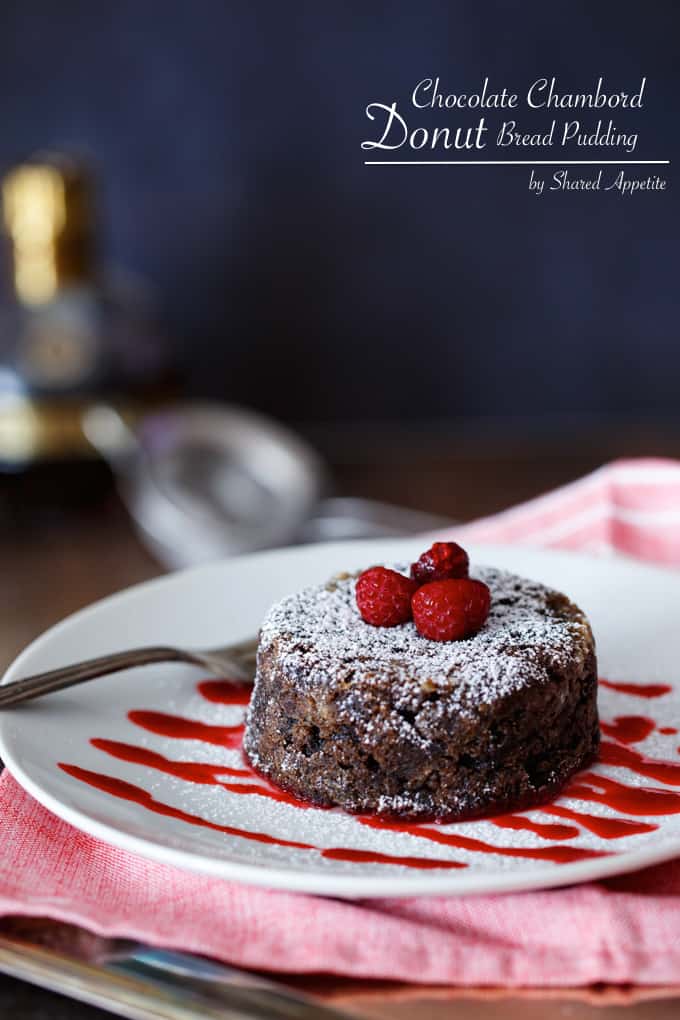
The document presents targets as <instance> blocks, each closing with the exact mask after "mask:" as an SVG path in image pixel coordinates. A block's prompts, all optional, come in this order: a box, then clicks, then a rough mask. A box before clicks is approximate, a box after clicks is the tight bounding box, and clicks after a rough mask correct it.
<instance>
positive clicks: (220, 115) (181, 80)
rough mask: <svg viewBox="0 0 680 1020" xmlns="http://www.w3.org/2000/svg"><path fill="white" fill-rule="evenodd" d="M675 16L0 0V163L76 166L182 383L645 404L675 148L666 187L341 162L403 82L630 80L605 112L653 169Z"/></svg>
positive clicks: (662, 354)
mask: <svg viewBox="0 0 680 1020" xmlns="http://www.w3.org/2000/svg"><path fill="white" fill-rule="evenodd" d="M679 28H680V16H679V5H678V4H677V2H676V0H667V2H666V0H650V2H647V3H645V4H642V3H634V4H633V3H631V4H628V3H622V2H609V0H587V2H586V0H580V2H579V0H571V2H569V3H563V4H546V3H544V2H541V3H536V2H534V0H523V2H518V3H512V4H509V3H489V2H487V3H482V2H477V0H460V2H449V3H436V2H428V0H425V2H421V3H416V2H413V3H410V4H401V3H393V2H386V3H361V2H357V3H332V2H317V3H305V2H298V3H283V2H281V3H277V4H265V3H263V2H257V0H255V2H252V3H249V2H246V0H244V2H241V3H224V2H218V0H196V2H194V3H188V2H186V0H185V2H181V0H166V2H164V3H162V4H161V3H159V4H151V3H139V2H137V0H118V2H117V3H115V4H93V3H91V2H85V0H71V2H63V3H59V4H56V3H54V2H48V0H33V2H32V3H30V4H24V3H21V4H19V3H17V4H12V3H5V4H4V5H3V7H2V11H1V12H0V164H2V165H3V166H6V165H8V164H9V163H11V162H12V161H13V160H14V159H15V158H17V157H21V156H24V155H26V154H27V153H30V152H31V151H32V150H34V149H36V148H42V147H45V146H50V145H51V146H78V147H83V146H84V147H85V148H86V149H87V150H89V151H90V152H91V153H92V154H93V155H94V156H95V157H96V159H97V160H98V162H99V164H100V166H101V168H102V169H103V171H104V172H105V175H106V189H105V199H106V212H107V219H108V227H109V231H108V235H109V236H108V239H107V254H108V256H109V257H111V258H112V259H117V260H119V261H122V262H124V263H126V264H127V265H128V266H130V267H131V268H134V269H136V270H139V271H142V272H143V273H145V274H146V275H148V276H149V277H151V278H152V279H153V281H154V282H155V283H156V284H157V286H158V289H159V291H160V295H161V299H162V306H163V310H164V314H165V318H166V320H167V322H168V324H169V325H170V327H171V330H172V332H173V334H174V336H175V343H176V345H177V350H178V352H179V353H180V356H181V358H182V362H183V368H184V372H185V376H186V380H187V385H188V386H189V387H190V388H191V389H193V390H194V391H196V392H203V393H208V394H221V395H224V396H227V397H229V398H231V399H238V400H241V401H248V402H252V403H255V404H256V405H258V406H260V407H262V408H264V409H266V410H268V411H270V412H273V413H276V414H280V415H282V416H284V417H287V418H292V419H297V420H302V419H317V420H318V419H334V418H345V419H363V418H387V419H419V418H420V419H434V418H438V417H444V418H446V417H456V418H459V417H461V416H462V417H472V416H479V415H485V416H489V415H492V416H496V417H501V418H506V417H511V416H517V415H523V416H524V415H530V416H532V417H534V418H535V419H536V420H537V421H538V420H540V419H543V418H545V417H546V416H554V415H559V416H561V415H576V416H581V417H585V416H591V415H595V414H597V415H605V416H611V417H618V416H624V417H639V416H641V415H648V414H650V415H658V416H663V417H668V416H672V415H676V414H677V412H678V399H677V392H678V384H679V383H678V369H679V368H680V355H678V342H677V323H678V315H677V312H678V291H679V287H678V247H677V223H678V220H677V217H678V199H677V177H676V171H675V168H674V167H673V166H671V167H670V168H669V169H668V171H667V176H668V178H669V190H668V191H667V192H665V193H649V194H643V195H638V196H636V197H633V198H622V197H620V195H619V193H618V192H616V191H612V192H608V193H606V194H597V193H596V194H580V193H562V192H554V193H552V194H544V195H543V196H542V197H541V198H537V197H536V196H535V195H533V194H531V193H529V191H528V189H527V178H528V169H525V168H495V167H478V168H471V167H462V168H447V167H424V168H419V169H417V168H412V167H404V168H395V167H388V168H384V169H383V168H372V167H365V166H364V165H363V159H364V157H365V153H363V152H362V151H361V148H360V143H361V141H362V139H365V138H367V137H371V135H370V134H368V131H369V124H368V121H367V120H366V118H365V114H364V109H365V106H366V104H367V103H368V102H370V101H372V100H379V101H384V102H391V101H392V100H394V99H397V100H398V102H399V107H400V109H401V108H402V107H403V108H406V107H407V104H408V103H409V96H410V93H411V90H412V88H413V86H414V84H415V83H416V82H417V81H418V80H420V79H421V78H423V77H427V76H436V75H439V76H440V77H441V79H442V86H443V88H444V90H445V91H472V90H473V89H477V88H478V87H479V85H480V83H481V81H482V79H483V77H484V75H489V77H490V78H491V81H492V84H493V85H495V86H497V87H499V88H500V87H502V86H503V85H505V86H507V87H508V88H509V89H510V90H512V91H517V92H519V93H520V94H522V93H524V92H525V91H526V88H527V87H528V85H529V84H530V83H531V82H532V81H533V80H535V79H536V78H537V77H540V76H543V75H546V76H548V77H550V76H552V75H556V76H557V77H558V79H559V83H560V87H561V88H562V89H563V90H565V91H566V90H569V91H590V90H591V88H592V87H593V86H594V83H595V81H596V79H597V77H598V76H599V75H604V76H605V78H606V82H607V84H608V85H609V86H610V87H611V88H612V90H620V89H625V90H630V91H632V90H633V89H635V88H637V87H638V86H639V81H640V78H641V77H642V75H646V76H647V79H648V81H647V89H646V93H645V107H644V109H643V110H642V111H638V112H637V113H634V114H628V116H627V117H626V115H625V114H620V115H619V114H616V112H615V113H614V114H613V115H612V116H613V119H614V120H615V122H616V123H617V125H618V124H619V123H620V125H621V127H623V128H625V129H626V130H636V131H638V133H639V136H640V141H639V143H638V149H637V150H636V153H635V154H634V155H635V156H638V157H639V158H670V159H673V157H674V155H675V154H676V151H677V144H676V135H677V98H678V74H679V72H678V60H677V44H678V36H679V32H678V29H679ZM517 116H518V119H521V120H522V121H527V118H528V115H527V111H526V109H525V110H521V111H519V112H518V115H517ZM558 116H561V115H559V114H558ZM564 116H576V117H578V116H579V113H578V112H576V113H574V114H569V112H568V111H566V112H565V114H564ZM598 116H600V114H596V113H595V111H590V112H588V113H584V114H582V119H584V120H586V119H588V120H589V121H590V120H592V122H593V123H594V122H595V121H596V120H597V117H598ZM604 116H605V119H606V118H607V117H608V116H609V114H608V113H607V112H605V114H604ZM476 117H477V115H476V114H475V115H471V114H469V113H465V112H458V113H455V112H451V113H447V112H444V113H442V114H441V115H439V117H438V119H437V123H439V124H442V125H446V124H449V125H451V126H455V125H457V124H459V123H466V124H467V123H474V122H475V121H476ZM497 118H498V114H493V113H490V114H489V122H494V123H495V121H496V119H497ZM532 125H533V121H532ZM532 125H529V126H532ZM487 151H488V150H487ZM579 154H583V150H581V153H579ZM599 154H600V155H602V158H615V156H616V155H621V156H625V153H621V152H619V153H617V152H612V150H600V151H599ZM516 155H518V156H522V155H526V154H523V153H518V154H516ZM537 155H538V157H539V158H550V156H551V155H552V153H550V152H539V153H538V154H537Z"/></svg>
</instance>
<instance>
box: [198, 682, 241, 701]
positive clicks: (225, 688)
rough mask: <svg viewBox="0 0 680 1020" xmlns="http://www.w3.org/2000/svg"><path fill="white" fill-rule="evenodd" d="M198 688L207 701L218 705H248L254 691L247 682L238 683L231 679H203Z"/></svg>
mask: <svg viewBox="0 0 680 1020" xmlns="http://www.w3.org/2000/svg"><path fill="white" fill-rule="evenodd" d="M197 689H198V693H199V694H202V695H203V697H204V698H205V699H206V701H212V702H213V703H216V704H218V705H247V704H248V703H249V701H250V695H251V694H252V692H253V689H252V687H249V686H248V685H247V684H237V683H234V682H232V681H231V680H202V681H201V683H200V684H198V687H197Z"/></svg>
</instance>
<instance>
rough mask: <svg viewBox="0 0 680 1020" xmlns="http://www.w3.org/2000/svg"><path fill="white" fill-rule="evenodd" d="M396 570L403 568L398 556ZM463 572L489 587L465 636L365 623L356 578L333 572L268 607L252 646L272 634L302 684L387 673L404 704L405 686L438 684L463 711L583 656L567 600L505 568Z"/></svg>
mask: <svg viewBox="0 0 680 1020" xmlns="http://www.w3.org/2000/svg"><path fill="white" fill-rule="evenodd" d="M394 569H398V570H402V571H404V572H406V568H405V567H404V565H403V564H402V565H396V566H395V567H394ZM470 574H471V576H473V577H477V578H479V579H480V580H482V581H484V582H485V583H486V584H487V585H488V586H489V588H490V589H491V611H490V614H489V618H488V620H487V622H486V624H485V625H484V627H483V628H482V630H481V631H479V633H477V634H476V635H474V636H473V637H472V638H468V639H466V640H463V641H451V642H437V641H431V640H429V639H428V638H424V637H422V636H421V635H420V634H419V633H418V632H417V630H416V628H415V625H414V624H413V623H406V624H403V625H401V626H399V627H390V628H387V627H372V626H370V625H369V624H367V623H364V621H363V620H362V619H361V616H360V614H359V610H358V609H357V606H356V601H355V596H354V589H355V584H356V577H348V576H340V577H339V578H337V579H334V580H333V581H332V582H331V583H329V584H327V585H325V586H316V587H310V588H305V589H303V590H302V591H300V592H298V593H296V594H294V595H290V596H288V597H287V598H285V599H283V600H282V601H280V602H278V603H277V604H276V605H274V606H273V607H272V608H271V609H270V611H269V612H268V613H267V615H266V617H265V619H264V622H263V625H262V630H261V635H260V648H261V650H263V651H264V650H266V649H267V648H268V647H269V646H270V645H271V643H272V642H273V641H276V652H277V657H278V659H279V661H280V662H281V664H282V665H283V666H284V668H286V670H287V671H288V670H294V671H295V675H296V676H297V677H299V678H300V683H301V684H305V683H310V684H318V683H319V682H321V683H333V682H334V681H341V682H342V683H343V684H346V685H351V686H353V685H354V684H371V683H372V682H374V681H375V680H376V679H377V678H378V677H383V678H384V675H385V674H386V673H389V675H390V676H393V677H394V679H395V681H398V684H399V687H400V690H401V692H402V694H401V698H402V700H403V702H404V703H407V702H408V701H409V692H411V694H413V693H415V691H416V690H417V691H418V693H419V695H420V698H422V692H423V691H425V692H427V691H434V690H437V692H438V694H439V696H440V698H441V697H442V696H446V700H449V699H452V700H453V701H455V702H456V703H457V704H458V705H459V707H460V709H461V710H464V709H465V706H466V705H468V704H470V705H472V704H474V705H476V706H478V705H479V704H480V703H490V702H493V701H495V700H496V699H498V698H500V697H503V696H504V695H507V694H510V693H512V692H513V691H515V690H517V689H519V688H522V687H524V686H525V685H527V684H532V683H541V682H546V681H547V679H548V678H549V674H550V672H551V670H553V669H558V670H559V669H563V668H565V667H567V666H568V665H569V664H570V663H572V664H573V663H574V661H575V660H582V659H583V657H584V655H585V654H586V651H587V648H588V646H589V640H584V638H588V636H589V627H588V623H587V620H586V618H585V617H584V615H583V614H582V613H581V612H580V610H578V609H577V608H576V607H575V606H573V605H572V604H570V603H566V600H564V599H562V597H561V596H559V595H558V594H557V593H555V592H553V591H551V590H550V589H549V588H546V587H545V586H543V585H541V584H539V583H537V582H535V581H530V580H527V579H524V578H520V577H518V576H516V575H515V574H511V573H508V572H507V571H503V570H498V569H496V568H493V567H473V568H472V569H471V571H470ZM565 605H566V609H565ZM440 704H441V702H440ZM402 722H403V720H402Z"/></svg>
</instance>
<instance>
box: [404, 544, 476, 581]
mask: <svg viewBox="0 0 680 1020" xmlns="http://www.w3.org/2000/svg"><path fill="white" fill-rule="evenodd" d="M469 569H470V560H469V559H468V554H467V553H466V552H465V549H462V548H461V547H460V546H459V545H457V544H456V543H455V542H435V543H434V545H432V546H430V548H429V549H428V550H427V552H424V553H423V555H422V556H421V557H420V559H419V560H418V561H417V562H416V563H414V564H412V566H411V577H412V578H413V579H414V580H416V581H417V582H418V584H429V582H430V581H448V580H449V579H450V578H452V577H467V576H468V571H469Z"/></svg>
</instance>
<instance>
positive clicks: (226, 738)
mask: <svg viewBox="0 0 680 1020" xmlns="http://www.w3.org/2000/svg"><path fill="white" fill-rule="evenodd" d="M600 682H601V683H602V684H603V686H605V687H609V688H611V689H613V690H616V691H619V692H620V693H623V694H628V695H637V696H639V697H643V698H647V699H650V698H657V697H662V696H663V695H664V694H666V693H668V692H669V691H670V690H671V689H672V688H671V687H670V686H669V685H666V684H632V683H625V684H624V683H613V682H611V681H607V680H601V681H600ZM197 686H198V691H199V693H200V694H201V696H202V697H204V698H205V699H206V700H207V701H209V702H212V703H217V704H224V705H233V706H242V707H245V706H246V705H247V703H248V700H249V697H250V693H251V689H250V688H249V687H246V686H244V685H238V684H234V683H232V682H230V681H224V680H205V681H203V682H201V683H200V684H198V685H197ZM128 718H129V720H130V721H131V722H132V723H134V724H135V725H137V726H139V727H141V728H142V729H145V730H147V731H148V732H151V733H156V734H159V735H162V736H166V737H170V738H175V739H180V740H198V741H202V742H204V743H207V744H210V745H213V746H220V747H223V748H232V749H235V748H238V747H240V745H241V739H242V734H243V729H244V726H243V724H242V723H240V724H238V725H233V726H214V725H210V724H207V723H202V722H198V721H195V720H190V719H186V718H183V717H181V716H174V715H168V714H165V713H162V712H153V711H141V710H140V711H132V712H130V713H128ZM601 728H602V731H603V733H605V734H606V735H607V736H608V737H611V738H613V740H611V741H609V740H606V741H603V742H602V744H601V754H600V760H601V761H602V762H603V763H604V764H609V765H617V766H620V767H623V768H628V769H630V770H632V771H634V772H635V773H636V774H638V775H641V776H645V777H649V778H652V779H655V780H657V781H659V782H662V783H664V784H668V785H671V786H680V762H674V761H665V760H657V759H651V758H647V757H645V756H644V755H643V754H641V753H640V752H638V751H636V750H634V749H633V748H631V747H630V746H629V745H630V744H634V743H637V742H639V741H642V740H644V739H645V738H646V737H647V736H648V735H649V734H650V733H651V732H652V731H653V730H654V729H657V725H656V723H655V722H654V721H653V720H652V719H650V718H648V717H646V716H637V715H631V716H617V717H615V718H614V719H613V720H612V721H611V722H604V723H601ZM658 732H659V733H662V734H668V735H671V734H674V733H677V729H676V728H675V727H672V726H666V727H658ZM91 743H92V745H93V746H94V747H96V748H97V749H98V750H101V751H103V752H105V753H107V754H109V755H111V756H112V757H114V758H117V759H119V760H122V761H128V762H131V763H134V764H139V765H143V766H145V767H147V768H152V769H155V770H156V771H160V772H163V773H165V774H168V775H172V776H175V777H177V778H180V779H183V780H185V781H187V782H193V783H199V784H206V785H215V786H220V787H222V788H224V789H225V790H227V791H229V792H230V793H236V794H239V795H243V796H260V797H268V798H270V799H272V800H275V801H276V800H277V801H283V802H284V803H288V804H291V805H293V806H295V807H298V808H301V809H309V808H314V805H313V804H308V803H307V802H305V801H302V800H299V799H298V798H296V797H295V796H294V795H292V794H288V793H287V792H285V791H283V790H281V789H280V788H279V787H276V786H274V785H273V784H271V783H269V782H268V780H267V779H266V778H265V777H263V776H260V775H259V774H258V773H256V772H255V771H254V770H253V769H251V768H250V767H249V766H248V764H247V763H244V765H245V767H242V768H235V767H231V766H225V765H221V764H214V763H208V762H191V761H176V760H172V759H169V758H166V757H165V756H164V755H161V754H158V753H157V752H155V751H151V750H150V749H149V748H142V747H138V746H136V745H133V744H125V743H121V742H119V741H112V740H103V739H93V740H92V741H91ZM59 767H60V768H61V769H62V770H63V771H65V772H67V773H68V774H69V775H71V776H73V777H74V778H76V779H79V780H80V781H82V782H86V783H88V784H89V785H91V786H94V787H96V788H97V789H101V790H104V791H105V792H107V793H109V794H111V795H112V796H116V797H119V798H122V799H125V800H132V801H135V802H136V803H139V804H140V805H141V806H143V807H145V808H146V809H147V810H150V811H155V812H156V813H158V814H164V815H168V816H170V817H176V818H178V819H180V820H182V821H185V822H187V823H188V824H193V825H199V826H203V827H206V828H210V829H214V830H217V831H220V832H224V833H226V834H229V835H235V836H242V837H243V838H245V839H251V840H255V841H257V842H267V843H272V844H275V845H281V846H287V847H292V848H295V849H307V850H309V849H316V850H318V851H319V852H320V853H321V854H322V856H324V857H327V858H330V859H334V860H344V861H355V862H361V863H376V864H393V865H401V866H404V867H411V868H428V869H429V868H463V867H467V864H466V863H465V862H459V861H447V860H439V859H431V858H420V857H408V856H404V857H400V856H392V855H390V854H384V853H380V852H377V851H376V852H373V851H368V850H356V849H352V848H343V847H332V848H327V849H323V850H322V849H321V848H316V847H314V846H312V845H311V844H306V843H299V842H296V841H290V840H283V839H281V840H279V839H277V838H276V837H271V836H268V835H266V834H264V833H252V832H248V831H247V830H241V829H237V828H234V827H231V826H221V825H219V824H217V823H214V822H210V821H209V820H207V819H204V818H201V817H200V816H195V815H192V814H189V813H187V812H184V811H182V810H181V809H178V808H174V807H172V806H171V805H167V804H164V803H162V802H160V801H157V800H155V798H154V797H153V796H152V795H151V794H149V793H147V791H145V790H143V789H141V788H138V787H136V786H134V785H132V784H130V783H127V782H125V781H123V780H119V779H116V778H114V777H110V776H105V775H101V774H99V773H95V772H90V771H88V770H86V769H80V768H79V767H78V766H75V765H66V764H63V763H60V765H59ZM224 777H231V778H234V779H239V780H253V781H252V782H235V783H230V782H228V781H225V778H224ZM563 793H564V795H565V796H568V797H572V798H574V799H577V800H582V801H586V802H592V803H599V804H604V805H606V806H607V807H609V808H610V809H612V810H614V811H617V812H621V813H626V814H630V815H647V816H650V815H651V816H659V815H665V814H679V813H680V793H676V792H674V791H670V790H666V789H657V788H640V787H636V786H630V785H629V784H626V783H624V782H621V781H618V780H613V779H609V778H608V777H605V776H601V775H598V774H596V773H592V772H584V773H581V774H579V775H577V776H576V777H574V779H573V780H572V781H571V783H570V784H569V786H568V787H567V788H566V789H565V790H564V791H563ZM539 810H542V811H544V812H545V813H547V814H551V815H553V816H555V817H556V818H560V819H564V820H565V821H569V822H571V823H572V824H563V823H557V822H555V823H546V822H537V821H534V820H533V819H531V818H528V817H527V816H525V815H522V814H507V815H502V816H498V817H496V818H492V819H488V821H490V822H491V823H492V824H494V825H495V826H497V827H498V828H505V829H516V830H517V829H524V830H526V831H529V832H532V833H533V834H534V835H536V836H538V837H539V838H540V839H544V840H568V839H573V838H574V837H576V836H578V834H579V829H578V828H577V826H582V827H583V828H584V829H588V830H589V831H591V832H593V833H595V834H596V835H598V836H600V837H601V838H604V839H618V838H622V837H625V836H630V835H635V834H637V833H644V832H651V831H653V830H654V829H656V828H658V826H657V825H655V824H653V823H649V822H642V821H636V820H634V819H632V818H603V817H600V816H597V815H592V814H588V813H585V812H581V811H576V810H574V809H572V808H569V807H566V806H564V805H562V804H560V803H551V804H548V805H544V806H542V807H541V808H539ZM358 821H359V822H360V823H361V824H363V825H366V826H368V827H370V828H376V829H387V830H391V831H394V832H402V833H407V834H409V835H412V836H417V837H419V838H421V839H425V840H427V841H428V842H433V843H437V844H440V845H445V846H451V847H454V846H455V847H457V848H458V849H463V850H467V851H469V852H474V853H484V854H494V853H496V854H501V855H503V856H510V857H527V858H532V859H535V860H549V861H553V862H555V863H568V862H571V861H577V860H583V859H587V858H592V857H601V856H607V851H596V850H590V849H586V848H581V847H575V846H571V845H568V846H567V845H548V846H539V847H535V848H534V847H513V846H505V847H503V846H495V845H494V844H492V843H486V842H485V841H483V840H479V839H474V838H472V837H467V836H462V835H458V834H456V833H447V832H441V831H440V830H438V829H436V828H432V827H430V826H428V825H426V824H402V823H400V822H398V821H385V820H382V819H378V818H373V817H360V818H359V819H358ZM574 823H575V824H574Z"/></svg>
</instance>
